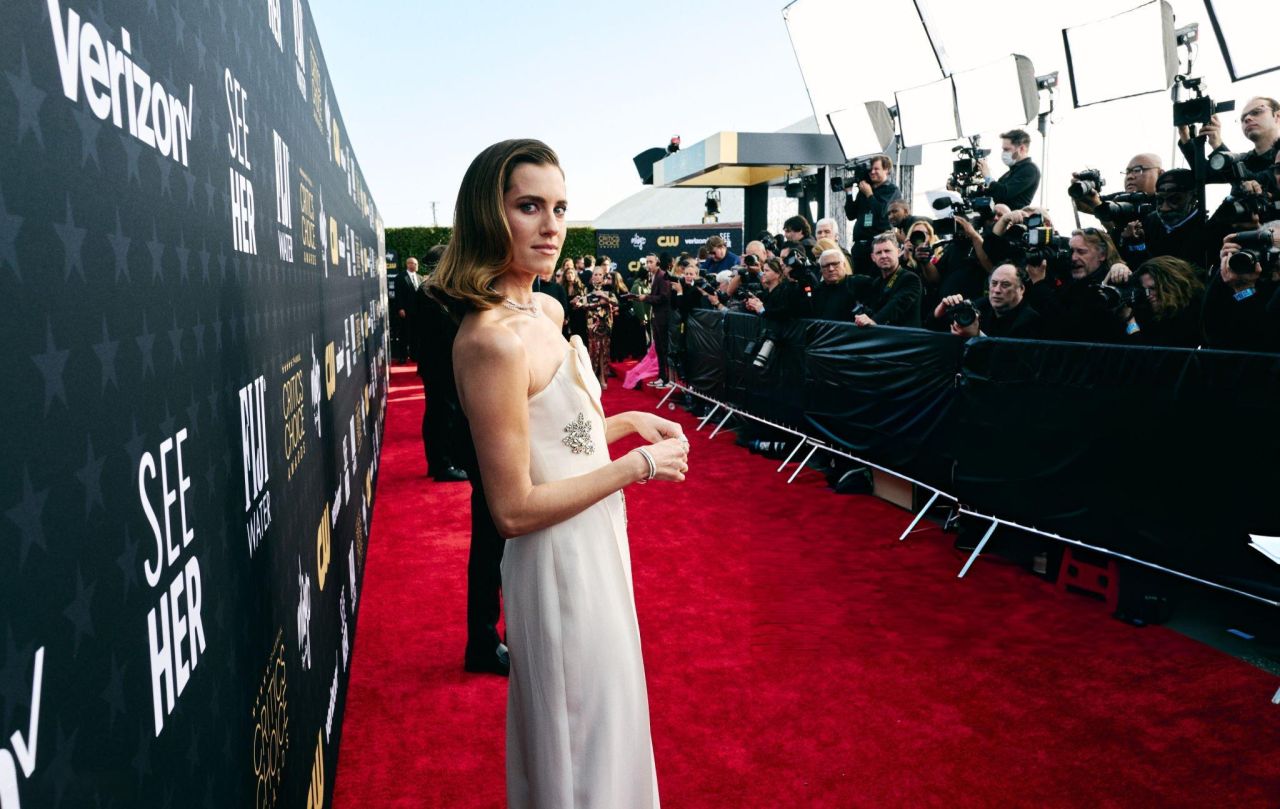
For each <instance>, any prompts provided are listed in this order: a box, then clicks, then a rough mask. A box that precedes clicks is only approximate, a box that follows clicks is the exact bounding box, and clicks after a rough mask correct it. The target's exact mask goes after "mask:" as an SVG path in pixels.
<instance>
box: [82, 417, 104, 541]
mask: <svg viewBox="0 0 1280 809" xmlns="http://www.w3.org/2000/svg"><path fill="white" fill-rule="evenodd" d="M87 443H88V447H87V448H86V450H85V460H84V466H82V467H80V468H79V469H77V470H76V480H79V481H80V485H82V486H84V516H85V519H86V520H88V519H89V515H90V514H92V513H93V507H94V505H97V506H98V507H99V508H101V509H103V510H105V509H106V504H104V503H103V502H102V465H103V464H104V463H106V460H107V456H105V455H102V456H97V455H95V454H94V452H93V437H92V436H90V437H89V438H88V440H87Z"/></svg>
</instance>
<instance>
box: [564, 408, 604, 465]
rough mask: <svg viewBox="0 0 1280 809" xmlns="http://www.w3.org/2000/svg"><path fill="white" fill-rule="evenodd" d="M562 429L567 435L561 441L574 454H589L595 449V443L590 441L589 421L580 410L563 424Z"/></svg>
mask: <svg viewBox="0 0 1280 809" xmlns="http://www.w3.org/2000/svg"><path fill="white" fill-rule="evenodd" d="M564 431H565V432H566V433H567V435H566V436H565V437H564V438H563V439H561V443H563V444H564V445H565V446H566V447H568V448H569V449H571V450H573V454H574V455H591V454H592V453H594V452H595V451H596V445H595V444H593V443H591V422H589V421H587V419H586V417H585V416H584V415H583V414H582V413H581V412H579V413H578V417H577V418H576V419H574V420H573V421H571V422H569V423H568V424H566V425H565V428H564Z"/></svg>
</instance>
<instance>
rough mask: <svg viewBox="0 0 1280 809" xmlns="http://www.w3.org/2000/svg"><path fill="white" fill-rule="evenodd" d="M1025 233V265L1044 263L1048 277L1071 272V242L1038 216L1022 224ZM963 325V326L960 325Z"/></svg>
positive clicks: (1032, 215) (1034, 215) (1023, 241)
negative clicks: (1024, 227)
mask: <svg viewBox="0 0 1280 809" xmlns="http://www.w3.org/2000/svg"><path fill="white" fill-rule="evenodd" d="M1024 224H1025V225H1026V228H1027V232H1026V233H1025V234H1024V235H1023V237H1022V244H1023V247H1024V248H1025V249H1026V259H1025V263H1026V264H1039V263H1041V262H1044V263H1045V265H1046V266H1047V268H1048V272H1049V274H1050V275H1061V274H1063V273H1067V272H1070V271H1071V240H1070V239H1069V238H1067V237H1066V236H1060V235H1059V234H1058V233H1057V231H1055V230H1054V229H1053V228H1051V227H1048V226H1046V225H1045V223H1044V217H1043V216H1042V215H1040V214H1038V213H1037V214H1031V215H1030V216H1028V217H1027V218H1026V220H1025V222H1024ZM961 325H964V324H961Z"/></svg>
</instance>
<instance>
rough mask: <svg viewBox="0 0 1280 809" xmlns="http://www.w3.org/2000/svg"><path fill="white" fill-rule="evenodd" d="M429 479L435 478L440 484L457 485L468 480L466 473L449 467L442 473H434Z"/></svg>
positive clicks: (454, 467)
mask: <svg viewBox="0 0 1280 809" xmlns="http://www.w3.org/2000/svg"><path fill="white" fill-rule="evenodd" d="M431 477H433V478H435V479H436V480H438V481H440V482H441V483H457V482H459V481H463V480H467V479H468V478H467V473H466V471H465V470H463V469H459V468H458V467H456V466H450V467H448V468H446V469H445V470H444V471H443V472H436V473H434V474H433V475H431Z"/></svg>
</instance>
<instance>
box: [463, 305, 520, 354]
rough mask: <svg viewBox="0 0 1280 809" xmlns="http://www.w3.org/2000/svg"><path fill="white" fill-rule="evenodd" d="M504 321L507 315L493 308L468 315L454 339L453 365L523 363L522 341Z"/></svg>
mask: <svg viewBox="0 0 1280 809" xmlns="http://www.w3.org/2000/svg"><path fill="white" fill-rule="evenodd" d="M505 321H506V318H504V317H501V316H500V315H499V313H496V312H492V311H490V312H475V313H473V314H470V315H468V316H467V317H466V318H465V319H464V320H463V321H462V326H461V327H460V328H459V329H458V336H457V338H456V339H454V341H453V362H454V365H455V366H459V367H467V366H473V365H480V364H483V365H493V364H499V365H504V366H505V365H511V364H523V363H524V362H525V361H526V358H525V348H524V341H523V340H522V339H520V336H519V335H518V334H516V333H515V332H514V331H512V330H511V329H510V328H509V327H508V326H507V325H506V322H505Z"/></svg>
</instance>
